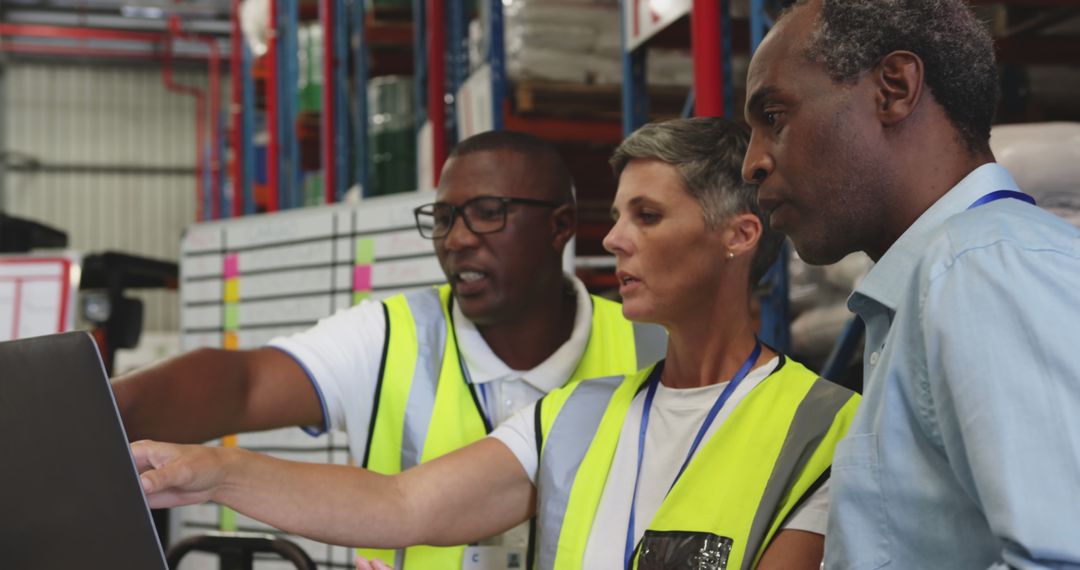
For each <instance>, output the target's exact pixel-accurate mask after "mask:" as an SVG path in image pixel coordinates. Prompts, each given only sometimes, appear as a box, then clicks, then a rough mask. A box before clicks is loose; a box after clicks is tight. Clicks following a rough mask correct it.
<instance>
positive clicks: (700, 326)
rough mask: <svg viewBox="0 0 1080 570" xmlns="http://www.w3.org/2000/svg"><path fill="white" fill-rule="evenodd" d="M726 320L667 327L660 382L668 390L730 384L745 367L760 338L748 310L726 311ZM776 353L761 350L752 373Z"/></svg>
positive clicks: (763, 348) (701, 321) (696, 320)
mask: <svg viewBox="0 0 1080 570" xmlns="http://www.w3.org/2000/svg"><path fill="white" fill-rule="evenodd" d="M726 317H727V318H725V319H723V320H705V319H695V321H694V322H688V323H682V324H681V325H675V326H669V327H668V351H667V359H666V362H665V364H664V371H663V375H662V376H661V382H662V383H663V384H664V386H667V387H668V388H696V387H699V386H708V385H710V384H719V383H721V382H727V381H729V380H731V378H732V377H733V376H734V375H735V374H736V372H738V371H739V369H740V368H742V366H743V365H744V364H745V363H746V359H747V358H748V357H749V356H750V354H751V353H752V352H753V350H754V346H755V344H756V343H757V338H756V336H755V334H754V327H753V321H752V320H751V318H750V311H749V309H748V308H746V309H743V310H734V311H733V310H731V309H730V308H729V309H727V311H726ZM775 356H776V353H775V352H774V351H772V350H771V349H769V348H768V347H765V346H762V350H761V354H760V355H759V356H758V358H757V359H756V361H755V362H754V364H753V366H752V367H751V369H753V368H756V367H757V366H759V365H760V364H762V363H765V362H768V361H769V360H772V358H774V357H775Z"/></svg>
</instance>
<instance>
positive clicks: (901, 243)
mask: <svg viewBox="0 0 1080 570" xmlns="http://www.w3.org/2000/svg"><path fill="white" fill-rule="evenodd" d="M1018 189H1019V187H1018V186H1017V184H1016V181H1015V180H1013V177H1012V175H1011V174H1009V171H1008V170H1006V169H1005V167H1003V166H1001V165H1000V164H997V163H996V162H991V163H988V164H984V165H982V166H980V167H978V168H976V169H975V170H973V171H971V172H970V173H969V174H968V175H967V176H965V177H964V179H963V180H961V181H960V182H959V183H957V184H956V186H953V187H952V188H951V189H950V190H949V191H948V192H946V193H945V194H944V195H943V196H942V197H941V198H939V199H938V201H937V202H934V204H933V205H931V206H930V207H929V208H928V209H927V210H926V211H925V212H923V214H922V215H921V216H919V218H918V219H917V220H915V223H913V224H911V227H909V228H908V229H907V230H906V231H904V233H903V234H902V235H901V236H900V239H898V240H896V243H894V244H893V245H892V247H890V248H889V249H888V250H887V251H886V252H885V254H884V255H882V256H881V259H879V260H878V262H877V263H876V264H874V267H872V268H871V269H870V272H869V273H867V274H866V277H865V278H863V280H862V282H860V283H859V285H858V287H856V288H855V291H854V292H853V293H852V294H851V297H849V298H848V308H849V309H851V310H852V311H854V312H856V313H857V312H859V308H860V307H862V306H863V305H864V304H865V302H866V301H867V300H869V301H874V302H877V303H879V304H881V305H884V306H885V307H887V308H888V309H889V310H890V311H895V310H896V306H897V304H898V303H899V301H900V298H901V296H902V295H903V293H904V291H905V290H906V289H907V287H908V282H909V281H910V277H911V274H912V273H913V272H914V271H915V266H916V264H917V263H918V262H919V259H920V258H921V257H922V254H923V252H924V251H925V250H926V248H927V246H929V245H930V242H931V241H932V240H933V239H934V237H935V235H936V234H937V231H938V229H939V228H940V227H941V225H942V224H943V223H945V220H947V219H949V218H950V217H952V216H954V215H956V214H959V213H960V212H963V211H964V210H967V209H968V207H969V206H971V204H972V203H974V202H975V201H976V200H978V199H979V198H981V197H982V196H983V195H985V194H987V193H988V192H993V191H995V190H1018Z"/></svg>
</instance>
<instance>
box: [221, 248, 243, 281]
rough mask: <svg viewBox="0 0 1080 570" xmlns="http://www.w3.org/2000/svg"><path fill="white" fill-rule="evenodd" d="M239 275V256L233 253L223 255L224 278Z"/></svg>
mask: <svg viewBox="0 0 1080 570" xmlns="http://www.w3.org/2000/svg"><path fill="white" fill-rule="evenodd" d="M239 276H240V256H239V255H238V254H235V253H229V254H226V255H225V278H226V279H229V278H230V277H239Z"/></svg>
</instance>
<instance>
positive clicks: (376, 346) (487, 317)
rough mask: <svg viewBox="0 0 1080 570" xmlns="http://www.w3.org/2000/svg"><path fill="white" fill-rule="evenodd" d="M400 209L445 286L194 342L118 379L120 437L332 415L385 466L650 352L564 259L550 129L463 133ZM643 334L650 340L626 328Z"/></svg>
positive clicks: (570, 224)
mask: <svg viewBox="0 0 1080 570" xmlns="http://www.w3.org/2000/svg"><path fill="white" fill-rule="evenodd" d="M415 216H416V223H417V229H418V230H419V231H420V234H421V235H423V236H424V237H426V238H429V239H431V240H432V242H433V245H434V247H435V253H436V256H437V257H438V259H439V263H440V265H441V267H442V269H443V272H444V273H445V275H446V278H447V281H448V283H447V284H446V285H443V286H441V287H438V288H432V289H428V290H424V291H419V292H414V293H410V294H406V295H398V296H395V297H391V298H389V299H386V300H385V301H383V302H371V301H368V302H364V303H361V304H360V305H357V306H355V307H353V308H351V309H349V310H347V311H343V312H339V313H338V314H336V315H333V316H331V317H328V318H326V319H323V320H322V321H320V322H319V324H317V325H316V326H315V327H313V328H311V329H309V330H308V331H305V332H302V333H299V334H296V335H292V336H290V337H285V338H278V339H274V340H273V341H271V342H270V344H269V346H268V347H264V348H260V349H256V350H251V351H223V350H213V349H202V350H198V351H195V352H192V353H189V354H186V355H183V356H180V357H178V358H175V359H173V360H171V361H168V362H166V363H165V364H162V365H159V366H157V367H154V368H151V369H148V370H146V371H143V372H138V373H135V374H133V375H130V376H127V377H125V378H121V379H119V380H118V381H117V382H116V384H115V391H116V397H117V403H118V405H119V407H120V410H121V414H122V415H123V417H124V421H125V426H126V427H127V431H128V435H129V437H131V438H132V439H133V440H134V439H141V438H152V439H160V440H166V441H176V442H201V441H206V440H209V439H213V438H215V437H220V436H222V435H225V434H230V433H238V432H244V431H255V430H264V429H270V428H277V427H286V426H291V425H298V426H309V427H308V428H305V429H306V430H307V431H309V432H310V433H315V434H318V433H321V432H322V431H324V430H329V429H336V430H342V431H346V432H347V433H348V435H349V444H350V448H351V450H352V454H353V457H354V458H355V459H356V461H357V463H358V464H360V465H362V466H364V467H367V468H369V469H372V470H374V471H378V472H382V473H388V474H389V473H397V472H399V471H402V470H404V469H407V468H408V467H411V466H413V465H416V464H418V463H421V462H425V461H428V460H431V459H434V458H435V457H438V456H440V455H443V454H445V453H448V452H450V451H453V450H455V449H458V448H460V447H463V446H465V445H467V444H469V443H471V442H473V441H476V440H479V439H481V438H483V437H484V436H485V435H486V434H487V433H489V432H490V431H491V430H492V428H493V426H496V425H498V424H499V423H500V422H501V421H502V420H503V419H505V418H508V417H509V416H510V415H512V414H513V413H514V412H515V411H517V410H518V409H520V408H523V407H525V406H527V405H529V404H531V403H532V402H534V401H536V400H537V399H539V398H540V397H542V396H543V395H544V394H545V393H547V392H548V391H550V390H553V389H555V388H557V387H560V386H562V385H563V384H565V383H567V382H568V381H572V380H578V379H586V378H598V377H604V376H612V375H621V374H628V373H632V372H634V371H636V370H637V369H638V368H639V367H640V366H641V365H645V364H649V363H651V362H653V361H655V360H656V359H658V358H659V357H660V356H661V355H662V353H663V350H664V343H663V341H662V340H661V339H662V337H658V335H657V332H656V330H655V329H654V330H648V329H642V328H641V327H640V326H635V325H632V324H631V323H630V322H629V321H626V320H625V319H624V318H623V317H622V312H621V308H620V306H619V305H618V304H616V303H613V302H611V301H607V300H603V299H599V298H596V297H592V296H590V295H589V294H588V292H587V291H586V290H585V287H584V285H583V284H582V283H581V282H580V281H579V280H577V279H576V278H575V277H573V276H570V275H566V274H564V273H563V270H562V257H563V249H564V248H565V246H566V244H567V243H568V242H569V241H570V239H571V238H572V237H573V235H574V231H575V226H576V213H575V206H574V197H573V191H572V180H571V178H570V174H569V172H568V171H567V169H566V166H565V165H564V164H563V161H562V159H561V158H560V157H559V155H558V153H557V152H556V151H555V149H554V148H553V147H551V146H550V145H549V144H547V143H545V142H543V141H541V140H539V139H536V138H534V137H532V136H529V135H525V134H521V133H514V132H507V131H499V132H488V133H483V134H480V135H476V136H474V137H471V138H469V139H466V140H465V141H462V142H461V143H460V144H459V145H458V146H457V147H456V148H455V149H454V151H453V152H452V153H451V155H450V158H449V159H448V160H447V162H446V165H445V167H444V169H443V173H442V177H441V180H440V183H439V188H438V192H437V193H436V195H435V202H434V203H431V204H427V205H425V206H421V207H419V208H417V209H416V211H415ZM660 334H662V332H661V333H660ZM646 335H648V336H650V337H651V338H652V339H653V342H652V343H645V342H642V341H641V340H639V339H640V338H643V337H645V336H646ZM639 345H640V346H641V347H642V348H641V349H639V348H638V346H639ZM646 345H648V346H649V347H650V348H651V350H647V349H645V346H646ZM313 388H314V389H313ZM509 534H511V535H512V536H510V537H507V539H506V540H499V539H496V540H495V541H493V542H494V544H492V545H480V546H476V545H474V546H470V547H468V548H465V547H454V548H433V547H419V548H410V549H408V551H398V552H396V553H395V552H393V551H382V552H378V551H367V552H365V554H366V555H367V556H368V557H378V558H381V559H383V560H385V561H387V562H390V563H394V564H395V566H396V567H397V568H398V569H399V570H400V569H402V568H404V569H428V568H447V569H449V568H462V567H463V561H464V560H465V559H468V560H472V561H473V562H474V563H486V560H487V559H491V558H499V559H500V560H503V561H505V564H506V566H507V567H512V564H513V560H514V559H515V557H517V558H518V559H520V560H524V559H525V552H524V550H525V536H526V534H527V533H526V532H524V531H523V529H517V531H516V532H512V533H509ZM483 567H487V566H483Z"/></svg>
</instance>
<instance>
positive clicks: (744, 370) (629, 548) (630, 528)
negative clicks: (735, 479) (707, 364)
mask: <svg viewBox="0 0 1080 570" xmlns="http://www.w3.org/2000/svg"><path fill="white" fill-rule="evenodd" d="M754 340H755V342H754V350H753V351H752V352H751V353H750V356H749V357H748V358H747V359H746V362H743V365H742V366H741V367H740V368H739V370H738V371H737V372H735V376H733V377H732V378H731V381H730V382H728V385H727V387H725V388H724V391H723V392H721V393H720V396H718V397H717V398H716V401H715V402H713V405H712V408H710V409H709V413H708V415H706V416H705V421H704V422H703V423H702V424H701V427H700V428H699V429H698V432H697V435H696V436H694V443H692V444H690V451H688V452H686V459H685V460H683V464H682V467H680V468H679V472H678V473H677V474H676V475H675V480H674V481H672V482H671V487H668V493H670V492H671V490H672V489H673V488H675V483H678V482H679V478H680V477H682V474H683V471H686V467H687V466H688V465H690V460H691V459H693V458H694V453H695V452H696V451H697V448H698V446H699V445H701V441H702V440H703V439H705V434H706V432H708V431H709V427H710V426H711V425H712V423H713V421H715V420H716V416H717V414H719V413H720V409H721V408H723V407H724V404H725V403H727V401H728V398H730V397H731V394H732V393H733V392H734V391H735V388H736V387H738V385H739V384H740V383H741V382H742V381H743V378H746V375H747V374H749V373H750V371H751V370H753V368H754V363H755V362H757V359H758V357H759V356H761V342H760V341H758V340H757V339H754ZM663 369H664V368H663V362H662V361H661V363H660V364H657V365H656V367H655V368H653V371H652V374H650V375H649V379H648V380H646V382H647V383H648V386H649V388H648V391H647V392H646V393H645V405H644V408H643V409H642V412H641V429H640V430H639V431H638V450H637V471H636V472H635V475H634V494H633V496H632V497H631V499H630V523H629V525H627V527H626V551H625V556H624V562H625V566H626V568H627V569H629V568H630V567H631V562H632V560H633V556H634V548H635V546H636V543H635V541H634V515H635V511H636V510H637V492H638V482H639V481H640V480H641V463H642V459H643V458H644V457H645V432H646V431H648V429H649V413H650V412H651V411H652V402H653V398H654V397H655V396H656V386H657V385H658V384H659V383H660V374H661V372H662V371H663Z"/></svg>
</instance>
